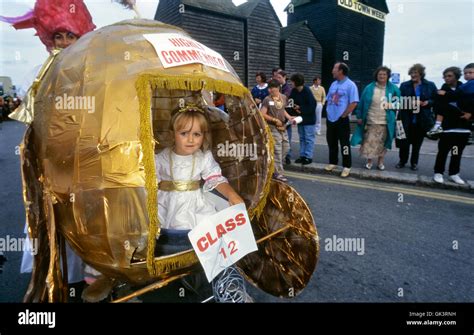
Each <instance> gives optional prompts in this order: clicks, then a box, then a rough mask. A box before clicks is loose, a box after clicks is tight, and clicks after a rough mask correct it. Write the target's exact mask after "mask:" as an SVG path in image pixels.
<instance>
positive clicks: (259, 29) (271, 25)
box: [242, 0, 281, 87]
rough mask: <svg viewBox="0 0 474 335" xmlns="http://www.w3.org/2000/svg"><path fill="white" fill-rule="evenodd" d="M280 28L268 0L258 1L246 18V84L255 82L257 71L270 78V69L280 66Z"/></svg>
mask: <svg viewBox="0 0 474 335" xmlns="http://www.w3.org/2000/svg"><path fill="white" fill-rule="evenodd" d="M280 28H281V25H280V22H279V19H278V17H276V16H275V14H274V10H273V7H272V5H271V3H270V1H269V0H262V1H260V3H259V5H258V6H257V7H256V8H255V9H254V11H253V13H252V15H251V16H250V17H249V18H248V20H247V29H248V86H250V87H252V86H254V85H255V84H256V83H255V74H256V73H257V72H258V71H262V72H264V73H265V74H266V75H267V78H268V79H270V77H271V75H272V69H273V68H275V67H278V66H280ZM242 79H243V78H242Z"/></svg>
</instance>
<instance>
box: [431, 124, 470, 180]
mask: <svg viewBox="0 0 474 335" xmlns="http://www.w3.org/2000/svg"><path fill="white" fill-rule="evenodd" d="M468 139H469V134H462V133H444V134H441V135H440V138H439V142H438V155H437V156H436V163H435V167H434V171H435V173H441V174H443V173H444V168H445V166H446V160H447V159H448V154H449V152H450V151H451V161H450V162H449V175H450V176H453V175H455V174H458V173H459V171H460V168H461V158H462V157H461V156H462V153H463V151H464V148H465V147H466V144H467V140H468Z"/></svg>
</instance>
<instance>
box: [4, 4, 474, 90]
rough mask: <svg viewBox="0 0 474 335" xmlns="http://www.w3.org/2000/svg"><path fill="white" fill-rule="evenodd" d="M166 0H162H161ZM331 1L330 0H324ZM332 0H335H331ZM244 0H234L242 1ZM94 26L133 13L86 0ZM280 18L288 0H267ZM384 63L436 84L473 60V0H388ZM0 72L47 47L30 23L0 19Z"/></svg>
mask: <svg viewBox="0 0 474 335" xmlns="http://www.w3.org/2000/svg"><path fill="white" fill-rule="evenodd" d="M163 1H165V0H163ZM326 1H329V0H326ZM333 1H336V0H333ZM243 2H245V0H234V3H235V4H237V5H238V4H241V3H243ZM34 3H35V1H34V0H0V15H3V16H19V15H22V14H25V13H26V12H27V11H28V10H29V9H31V8H33V6H34ZM85 3H86V4H87V6H88V8H89V10H90V12H91V14H92V17H93V20H94V23H95V24H96V26H97V27H98V28H100V27H103V26H106V25H109V24H113V23H115V22H118V21H122V20H126V19H131V18H133V17H134V13H133V12H132V11H128V10H125V9H123V8H122V7H121V6H120V5H118V4H116V3H111V1H110V0H85ZM271 3H272V5H273V6H274V8H275V11H276V12H277V14H278V16H279V17H280V20H281V21H282V24H283V25H284V26H285V25H286V14H285V12H284V8H285V7H286V6H287V5H288V3H289V0H271ZM137 4H138V9H139V11H140V12H141V14H142V17H144V18H149V19H153V18H154V15H155V12H156V9H157V6H158V0H137ZM387 4H388V6H389V10H390V14H389V15H388V16H387V21H386V26H385V28H386V34H385V54H384V64H385V65H388V66H390V67H391V68H392V71H393V72H395V73H400V74H401V79H402V81H403V80H408V79H409V77H408V74H407V72H408V68H409V67H410V66H411V65H412V64H414V63H417V62H420V63H422V64H424V65H425V66H426V72H427V79H428V80H432V81H434V82H435V83H436V84H437V85H438V86H441V83H442V71H443V69H445V68H446V67H449V66H459V67H461V68H462V67H464V66H465V65H466V64H468V63H471V62H474V0H398V1H395V0H388V1H387ZM0 43H1V48H0V76H9V77H11V78H12V80H13V83H14V84H19V83H21V82H22V81H23V78H24V77H25V76H26V75H27V73H29V72H30V71H31V69H32V68H33V67H35V66H36V65H39V64H41V63H42V62H43V61H44V60H45V59H46V58H47V52H46V49H45V47H44V46H43V44H41V42H40V40H39V39H38V38H37V37H35V36H34V31H33V29H27V30H18V31H17V30H15V29H13V28H12V27H10V26H9V25H8V24H6V23H1V22H0Z"/></svg>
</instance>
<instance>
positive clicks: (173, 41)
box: [143, 34, 230, 72]
mask: <svg viewBox="0 0 474 335" xmlns="http://www.w3.org/2000/svg"><path fill="white" fill-rule="evenodd" d="M143 36H144V37H145V38H146V39H147V40H148V42H150V43H151V44H152V45H153V47H154V48H155V50H156V53H157V54H158V57H159V58H160V61H161V63H162V64H163V67H164V68H166V69H167V68H170V67H176V66H182V65H187V64H194V63H200V64H203V65H206V66H210V67H213V68H216V69H219V70H222V71H226V72H230V71H229V69H228V68H227V66H226V64H225V61H224V57H222V55H221V54H220V53H218V52H216V51H214V50H212V49H210V48H208V47H206V46H205V45H204V44H201V43H199V42H196V41H195V40H193V39H191V38H190V37H186V36H184V35H180V34H145V35H143Z"/></svg>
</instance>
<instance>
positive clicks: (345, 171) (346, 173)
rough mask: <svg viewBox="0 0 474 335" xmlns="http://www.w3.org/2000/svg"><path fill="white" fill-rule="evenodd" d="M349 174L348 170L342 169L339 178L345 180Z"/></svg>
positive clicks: (349, 170)
mask: <svg viewBox="0 0 474 335" xmlns="http://www.w3.org/2000/svg"><path fill="white" fill-rule="evenodd" d="M350 173H351V169H350V168H344V169H342V173H341V177H342V178H347V177H349V174H350Z"/></svg>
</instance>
